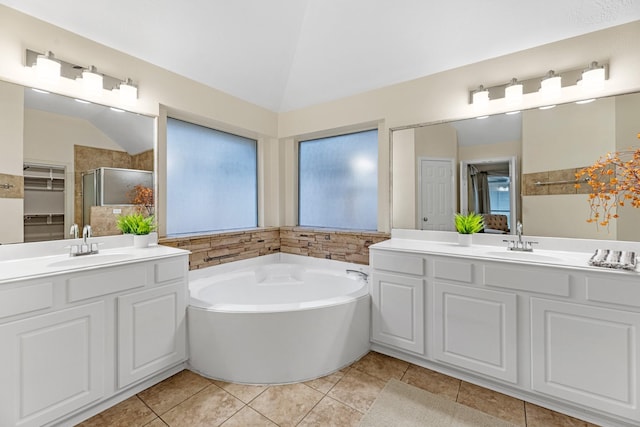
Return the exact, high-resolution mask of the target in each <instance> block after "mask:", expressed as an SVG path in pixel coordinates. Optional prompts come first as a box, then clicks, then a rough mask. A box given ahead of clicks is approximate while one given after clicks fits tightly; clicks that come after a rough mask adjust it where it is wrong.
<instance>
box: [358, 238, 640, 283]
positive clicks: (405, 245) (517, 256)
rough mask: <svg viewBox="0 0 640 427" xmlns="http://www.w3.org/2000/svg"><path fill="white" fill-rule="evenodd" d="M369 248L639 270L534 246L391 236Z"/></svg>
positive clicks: (605, 270) (533, 263)
mask: <svg viewBox="0 0 640 427" xmlns="http://www.w3.org/2000/svg"><path fill="white" fill-rule="evenodd" d="M507 237H509V238H512V236H507ZM370 249H373V250H376V249H384V250H390V251H399V252H411V253H416V254H431V255H446V256H453V257H461V258H474V259H481V260H487V261H501V262H512V263H519V264H523V263H524V264H531V265H547V266H554V267H566V268H579V269H588V270H592V271H604V272H620V273H627V274H632V275H637V274H638V273H639V268H638V267H637V268H636V271H635V272H633V271H629V270H620V269H611V268H602V267H593V266H590V265H589V264H588V261H589V258H591V255H593V254H592V253H587V252H574V251H560V250H544V249H536V248H534V250H533V252H519V251H509V250H507V248H506V246H505V245H502V246H495V245H482V244H473V245H471V246H461V245H459V244H458V243H457V242H450V241H434V240H421V239H415V240H414V239H406V238H391V239H389V240H385V241H383V242H380V243H376V244H374V245H371V246H370Z"/></svg>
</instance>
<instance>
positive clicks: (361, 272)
mask: <svg viewBox="0 0 640 427" xmlns="http://www.w3.org/2000/svg"><path fill="white" fill-rule="evenodd" d="M349 273H356V274H359V275H360V277H362V278H363V279H364V280H365V281H367V279H368V278H369V275H368V274H367V273H365V272H364V271H359V270H350V269H347V274H349Z"/></svg>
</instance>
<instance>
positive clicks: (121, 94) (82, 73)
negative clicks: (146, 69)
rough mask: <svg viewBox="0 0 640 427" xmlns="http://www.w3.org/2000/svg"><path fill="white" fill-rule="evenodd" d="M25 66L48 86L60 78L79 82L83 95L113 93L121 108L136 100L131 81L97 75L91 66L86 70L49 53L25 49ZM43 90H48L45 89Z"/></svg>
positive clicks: (134, 88)
mask: <svg viewBox="0 0 640 427" xmlns="http://www.w3.org/2000/svg"><path fill="white" fill-rule="evenodd" d="M25 65H26V66H27V67H32V68H33V69H34V71H35V72H36V74H37V75H38V76H41V77H40V80H41V81H43V82H45V80H46V82H47V83H50V84H51V83H55V80H58V79H60V78H61V77H63V78H65V79H70V80H76V81H77V80H79V81H80V83H81V84H82V86H83V88H84V93H85V94H87V95H89V96H93V97H98V96H101V95H102V94H103V93H104V92H103V91H104V90H108V91H113V92H114V93H113V95H114V97H117V98H118V99H119V100H120V103H121V104H122V105H123V106H131V105H135V103H136V101H137V99H138V88H137V86H136V85H135V84H134V83H133V80H132V79H130V78H127V79H125V80H123V79H121V78H116V77H113V76H109V75H107V74H103V73H98V70H97V68H96V67H95V66H93V65H91V66H90V67H88V68H87V67H85V66H81V65H77V64H74V63H71V62H67V61H64V60H61V59H58V58H56V57H54V55H53V53H51V52H49V51H47V52H45V53H40V52H36V51H33V50H30V49H27V50H26V55H25ZM35 86H38V85H35ZM45 89H48V88H47V87H45Z"/></svg>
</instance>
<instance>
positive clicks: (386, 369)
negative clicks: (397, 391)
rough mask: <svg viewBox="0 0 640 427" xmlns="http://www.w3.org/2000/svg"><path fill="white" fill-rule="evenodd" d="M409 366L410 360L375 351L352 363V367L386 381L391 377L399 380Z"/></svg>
mask: <svg viewBox="0 0 640 427" xmlns="http://www.w3.org/2000/svg"><path fill="white" fill-rule="evenodd" d="M408 366H409V363H408V362H405V361H403V360H399V359H396V358H394V357H389V356H386V355H384V354H380V353H376V352H375V351H371V352H369V353H368V354H367V355H365V356H364V357H363V358H362V359H360V360H358V361H357V362H356V363H354V364H353V365H351V367H352V368H355V369H357V370H359V371H362V372H364V373H366V374H369V375H372V376H374V377H376V378H380V379H381V380H384V381H388V380H390V379H391V378H395V379H398V380H399V379H400V378H402V375H404V373H405V371H406V370H407V367H408Z"/></svg>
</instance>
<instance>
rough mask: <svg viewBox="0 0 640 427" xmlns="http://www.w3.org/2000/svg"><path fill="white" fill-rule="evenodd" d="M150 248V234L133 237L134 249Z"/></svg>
mask: <svg viewBox="0 0 640 427" xmlns="http://www.w3.org/2000/svg"><path fill="white" fill-rule="evenodd" d="M147 246H149V235H148V234H134V235H133V247H134V248H146V247H147Z"/></svg>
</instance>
